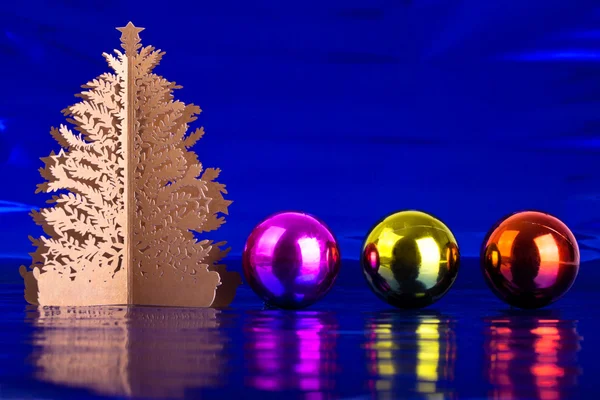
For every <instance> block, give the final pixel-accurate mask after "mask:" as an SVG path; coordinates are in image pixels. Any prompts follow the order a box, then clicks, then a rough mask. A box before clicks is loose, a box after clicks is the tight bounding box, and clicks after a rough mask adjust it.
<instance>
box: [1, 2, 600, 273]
mask: <svg viewBox="0 0 600 400" xmlns="http://www.w3.org/2000/svg"><path fill="white" fill-rule="evenodd" d="M130 20H132V21H133V22H134V23H135V24H136V25H138V26H142V27H145V28H146V30H145V31H144V32H143V33H142V40H143V43H144V44H151V45H154V46H156V47H158V48H160V49H163V50H165V51H166V52H167V55H166V57H165V58H164V59H163V62H162V64H161V65H160V66H159V67H158V68H157V70H156V72H157V73H159V74H161V75H163V76H165V77H166V78H167V79H169V80H174V81H176V82H177V83H179V84H182V85H183V86H184V88H183V89H182V90H179V91H177V92H176V97H177V98H178V99H180V100H182V101H184V102H188V103H190V102H193V103H195V104H198V105H200V106H201V107H202V109H203V110H204V112H203V114H202V115H201V116H200V118H199V120H198V121H197V124H198V125H196V126H200V125H202V126H204V127H205V129H206V132H207V134H206V136H205V137H204V138H203V139H202V140H201V141H200V142H199V144H198V145H197V146H196V148H195V150H196V151H197V152H198V154H199V156H200V160H201V161H202V162H203V163H204V165H205V166H206V167H219V168H221V169H222V170H223V173H222V175H221V178H220V181H221V182H223V183H225V184H226V185H227V188H228V190H229V199H231V200H233V201H234V204H233V205H232V207H231V209H230V216H229V217H228V219H227V224H226V225H225V227H224V228H223V229H222V230H220V231H219V232H217V233H216V234H215V235H211V238H212V237H214V238H215V239H219V240H227V241H228V242H229V243H230V244H231V246H232V254H233V255H240V253H241V250H242V248H243V244H244V242H245V239H246V237H247V235H248V234H249V232H250V231H251V230H252V228H253V226H254V225H255V224H256V223H257V222H259V221H260V220H261V219H262V218H264V217H265V216H267V215H269V214H271V213H273V212H276V211H279V210H284V209H296V210H303V211H306V212H310V213H313V214H315V215H317V216H319V217H320V218H321V219H323V220H324V221H325V222H326V223H327V224H328V225H329V226H330V227H331V228H332V230H333V231H334V232H335V234H336V235H337V237H338V239H339V241H340V245H341V251H342V255H343V257H344V258H347V259H348V258H349V259H354V258H357V253H358V251H359V248H360V245H361V240H362V238H363V237H364V235H365V233H366V232H367V230H368V229H369V228H370V227H371V226H372V225H373V224H374V223H375V222H376V221H377V220H378V219H380V218H381V217H382V216H384V215H386V214H388V213H390V212H393V211H396V210H399V209H406V208H414V209H421V210H424V211H428V212H430V213H433V214H434V215H436V216H438V217H439V218H440V219H442V220H443V221H444V222H446V223H447V225H448V226H449V227H450V228H451V229H452V230H453V231H454V232H455V234H456V236H457V238H458V240H459V243H460V245H461V252H462V254H463V255H464V256H467V257H468V256H477V253H478V250H479V246H480V243H481V240H482V238H483V236H484V234H485V232H486V231H487V229H488V228H489V227H490V226H491V225H492V224H493V223H494V222H495V221H496V220H497V219H499V218H501V217H502V216H504V215H505V214H507V213H510V212H513V211H516V210H521V209H539V210H544V211H547V212H549V213H552V214H555V215H556V216H558V217H559V218H561V219H563V220H564V221H565V222H566V223H567V224H568V225H569V226H570V227H571V228H572V229H573V231H574V232H575V233H576V235H577V237H578V239H579V241H580V246H581V250H582V258H583V259H584V260H593V259H596V258H599V257H600V240H599V239H598V237H599V232H600V218H599V217H600V207H598V205H599V202H600V197H599V196H600V195H599V193H600V190H599V189H598V187H599V183H600V178H599V177H600V174H599V172H600V164H599V162H598V160H599V158H598V157H599V153H600V134H599V130H600V118H599V116H600V104H599V101H598V100H599V97H598V95H597V94H598V93H599V91H600V74H599V73H598V72H599V68H598V66H599V63H600V7H599V6H598V2H597V1H584V0H579V1H573V0H570V1H567V0H564V1H558V0H543V1H542V0H528V1H521V0H513V1H508V0H505V1H481V0H465V1H449V0H437V1H433V0H415V1H409V0H405V1H400V0H396V1H386V0H379V1H376V0H343V1H342V0H328V1H323V0H320V1H315V0H305V1H302V2H297V1H276V0H256V1H251V2H248V1H210V2H209V1H196V2H191V1H190V2H187V1H186V2H184V1H181V2H154V3H152V2H147V1H146V2H142V1H127V2H124V1H117V0H102V1H95V0H92V1H85V2H84V1H75V0H72V1H51V2H50V1H25V2H20V1H19V2H17V1H14V2H13V1H3V2H2V4H1V5H0V57H1V59H2V62H1V66H0V68H1V69H0V71H1V74H0V87H2V96H0V168H1V171H2V186H1V187H0V200H1V202H0V227H1V228H0V254H2V256H3V257H5V258H7V257H9V258H11V259H18V258H25V257H27V253H28V252H30V251H32V247H31V245H30V242H29V240H28V239H27V236H28V235H34V236H38V235H39V234H41V230H40V229H39V228H38V227H36V226H35V225H34V224H33V223H32V221H31V219H30V217H29V216H28V215H27V213H28V212H29V210H30V209H31V207H40V206H43V205H44V201H45V200H46V197H45V196H43V195H34V190H35V186H36V184H37V183H39V182H41V178H40V176H39V174H38V171H37V169H38V168H39V167H41V165H42V164H41V162H40V161H39V158H40V157H43V156H46V155H48V154H49V153H50V151H51V150H57V149H58V145H57V144H56V143H55V142H54V140H53V139H52V138H51V136H50V135H49V129H50V127H51V126H57V125H59V124H61V123H64V122H65V121H64V119H63V117H62V115H61V112H60V111H61V110H62V109H64V108H65V107H67V106H69V105H71V104H73V103H75V101H76V99H75V98H74V94H76V93H78V92H79V91H80V88H79V87H80V85H81V84H84V83H85V82H87V81H88V80H90V79H92V78H94V77H96V76H97V75H99V74H101V73H103V72H106V71H107V70H108V66H107V65H106V63H105V61H104V59H103V57H102V56H101V54H102V53H103V52H110V51H111V50H112V49H114V48H117V47H119V32H117V31H116V30H115V29H114V28H115V27H117V26H124V25H125V24H126V23H127V22H128V21H130ZM13 264H18V263H11V268H12V265H13Z"/></svg>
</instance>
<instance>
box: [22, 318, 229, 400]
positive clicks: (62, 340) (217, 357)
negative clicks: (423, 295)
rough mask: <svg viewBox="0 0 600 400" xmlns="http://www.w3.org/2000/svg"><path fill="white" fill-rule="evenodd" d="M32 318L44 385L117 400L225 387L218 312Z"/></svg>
mask: <svg viewBox="0 0 600 400" xmlns="http://www.w3.org/2000/svg"><path fill="white" fill-rule="evenodd" d="M42 312H43V313H44V314H43V315H40V314H37V315H33V323H34V325H35V326H36V328H38V329H37V330H36V333H35V336H34V345H35V346H36V355H35V356H34V358H33V362H34V365H35V366H36V367H37V368H36V370H37V378H38V379H40V380H43V381H46V382H51V383H54V384H59V385H67V386H71V387H77V388H83V389H87V390H91V391H93V392H95V393H97V394H101V395H110V396H134V397H141V398H164V397H169V398H176V397H183V396H184V395H185V391H186V390H189V389H194V388H209V387H216V386H218V385H219V384H220V383H221V380H220V374H222V373H223V371H224V367H225V364H226V363H227V359H226V358H224V354H223V352H224V346H225V339H224V338H223V335H222V332H219V329H218V328H219V324H218V319H217V315H218V313H219V311H217V310H213V309H185V310H183V309H174V308H166V309H159V308H150V307H143V308H126V307H122V308H118V307H89V308H87V307H86V308H85V309H82V308H68V309H64V308H60V309H54V310H52V309H50V311H48V310H43V311H42Z"/></svg>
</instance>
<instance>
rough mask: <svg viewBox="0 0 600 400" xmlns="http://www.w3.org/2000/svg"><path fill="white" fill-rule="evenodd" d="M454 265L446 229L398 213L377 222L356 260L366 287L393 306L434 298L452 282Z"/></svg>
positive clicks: (454, 248) (420, 216)
mask: <svg viewBox="0 0 600 400" xmlns="http://www.w3.org/2000/svg"><path fill="white" fill-rule="evenodd" d="M459 261H460V254H459V252H458V243H457V242H456V239H455V238H454V235H453V234H452V232H451V231H450V229H448V227H447V226H446V225H444V224H443V223H442V222H441V221H440V220H438V219H436V218H434V217H432V216H431V215H429V214H425V213H423V212H420V211H402V212H399V213H396V214H392V215H390V216H388V217H387V218H385V219H384V220H383V221H381V222H379V223H378V224H377V226H375V228H373V229H372V230H371V232H370V233H369V235H368V236H367V239H366V240H365V243H364V245H363V251H362V257H361V263H362V269H363V272H364V274H365V277H366V278H367V282H368V283H369V286H370V287H371V289H372V290H373V291H374V292H375V294H377V295H378V296H379V297H381V298H382V299H383V300H385V301H387V302H388V303H390V304H391V305H393V306H396V307H399V308H420V307H425V306H428V305H430V304H432V303H434V302H436V301H437V300H439V299H440V298H441V297H442V296H443V295H444V294H445V293H446V292H447V291H448V289H450V287H451V286H452V284H453V283H454V280H455V279H456V275H457V274H458V267H459Z"/></svg>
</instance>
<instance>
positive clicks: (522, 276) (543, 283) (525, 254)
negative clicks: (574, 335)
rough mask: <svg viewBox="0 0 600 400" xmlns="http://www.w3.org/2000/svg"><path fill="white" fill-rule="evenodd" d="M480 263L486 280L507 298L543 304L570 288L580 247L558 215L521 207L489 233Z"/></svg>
mask: <svg viewBox="0 0 600 400" xmlns="http://www.w3.org/2000/svg"><path fill="white" fill-rule="evenodd" d="M481 268H482V271H483V276H484V277H485V280H486V282H487V284H488V285H489V286H490V288H491V289H492V291H493V292H494V293H495V294H496V295H497V296H498V297H499V298H500V299H502V300H504V301H505V302H506V303H508V304H510V305H512V306H515V307H519V308H539V307H544V306H546V305H548V304H550V303H553V302H555V301H556V300H558V299H559V298H561V297H562V296H563V295H564V294H565V293H567V291H568V290H569V289H570V288H571V285H572V284H573V282H574V281H575V278H576V277H577V272H578V271H579V247H578V246H577V241H576V240H575V237H574V236H573V233H571V231H570V230H569V228H567V226H566V225H565V224H564V223H562V222H561V221H560V220H558V219H557V218H555V217H553V216H551V215H548V214H544V213H540V212H535V211H524V212H519V213H516V214H512V215H510V216H509V217H507V218H504V219H503V220H501V221H500V222H498V223H497V224H496V225H495V226H494V227H493V228H492V230H490V232H489V233H488V234H487V236H486V238H485V240H484V243H483V248H482V251H481Z"/></svg>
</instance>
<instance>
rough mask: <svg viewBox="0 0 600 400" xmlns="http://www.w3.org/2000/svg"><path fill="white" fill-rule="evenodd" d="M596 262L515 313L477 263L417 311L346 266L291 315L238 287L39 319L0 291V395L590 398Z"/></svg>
mask: <svg viewBox="0 0 600 400" xmlns="http://www.w3.org/2000/svg"><path fill="white" fill-rule="evenodd" d="M234 263H235V262H234ZM599 266H600V264H599V263H597V262H591V263H586V264H583V265H582V272H581V273H580V277H579V278H580V279H579V280H578V281H577V282H576V284H575V286H574V287H573V289H572V290H571V292H569V293H568V294H567V296H566V297H565V298H563V299H562V300H561V301H559V302H558V303H556V304H554V305H552V306H550V307H548V308H546V309H542V310H537V311H527V312H524V311H518V310H515V309H512V310H511V309H509V308H508V307H507V306H505V305H504V304H503V303H501V302H500V301H499V300H497V299H496V298H495V297H494V296H493V295H492V294H491V292H489V291H488V290H487V289H486V288H485V286H484V284H483V282H482V279H481V276H480V273H479V271H478V269H477V264H476V261H475V260H466V262H465V263H464V265H463V266H462V267H461V272H460V274H459V279H458V280H457V283H456V285H455V287H453V288H452V290H451V291H450V292H449V293H448V294H447V295H446V296H445V297H444V298H443V299H442V300H441V301H440V302H438V303H436V304H434V305H433V306H431V307H429V308H426V309H422V310H418V311H400V310H395V309H392V308H390V307H389V306H387V305H386V304H384V303H383V302H381V301H380V300H378V299H377V298H376V297H375V296H374V295H373V294H372V293H371V292H370V291H369V289H368V287H367V286H366V284H365V282H364V281H362V280H360V279H357V276H358V275H356V273H358V270H357V268H358V265H357V264H356V262H351V261H345V262H344V263H343V265H342V269H343V270H344V274H342V275H341V276H340V278H339V280H338V282H337V283H336V286H335V287H334V290H333V291H332V292H331V293H330V294H329V295H328V296H327V297H326V298H325V299H323V300H322V301H321V302H320V303H318V304H316V305H314V306H313V307H311V308H309V309H307V310H305V311H296V312H288V311H281V310H267V309H264V307H263V305H262V304H261V302H260V301H259V300H258V298H257V297H256V296H255V295H254V294H253V293H252V292H251V291H250V289H249V288H248V287H247V285H246V286H242V287H241V288H240V289H239V291H238V296H237V298H236V300H235V301H234V303H233V304H232V306H231V308H229V309H226V310H212V309H179V308H153V307H129V308H128V307H91V308H71V309H69V308H60V309H59V308H45V309H38V308H36V307H31V306H27V305H26V304H25V303H24V301H23V300H22V287H21V286H19V285H18V284H17V283H4V284H1V285H0V309H1V311H0V312H1V313H2V317H3V318H2V319H1V321H0V344H1V345H2V352H1V353H0V398H19V399H22V398H36V399H59V398H60V399H70V398H125V397H136V398H202V399H211V398H217V399H222V398H244V399H253V398H260V399H271V398H288V399H293V398H300V399H318V400H321V399H334V398H341V399H370V398H380V399H402V398H427V399H442V398H450V399H452V398H461V399H462V398H470V399H478V398H498V399H509V398H522V399H544V400H550V399H561V398H569V399H573V398H594V388H595V387H597V382H596V380H597V378H596V376H597V374H598V371H599V370H600V369H599V367H598V360H597V359H598V355H600V351H599V350H600V349H599V347H600V346H599V343H598V340H597V339H596V338H595V334H596V332H597V329H598V328H599V327H600V323H599V322H598V316H599V315H600V313H599V312H598V306H599V305H600V301H599V300H598V291H597V290H596V289H595V286H594V281H595V279H594V277H597V276H599V275H600V274H599V273H598V272H596V271H597V270H598V267H599ZM361 279H362V278H361ZM596 280H597V279H596Z"/></svg>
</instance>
